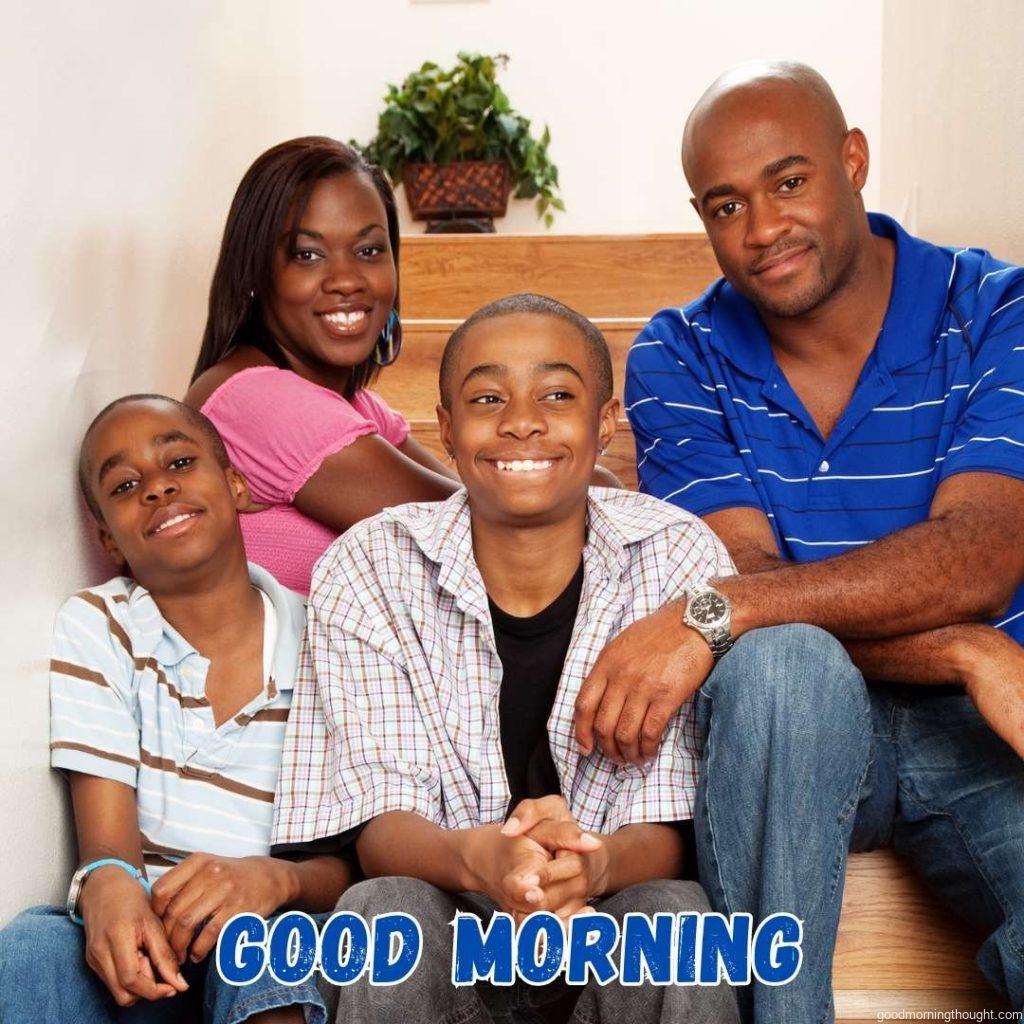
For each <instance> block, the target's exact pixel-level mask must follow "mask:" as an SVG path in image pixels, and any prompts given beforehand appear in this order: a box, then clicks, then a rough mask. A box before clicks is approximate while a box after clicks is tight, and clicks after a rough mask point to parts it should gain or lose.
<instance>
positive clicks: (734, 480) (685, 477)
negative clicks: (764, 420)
mask: <svg viewBox="0 0 1024 1024" xmlns="http://www.w3.org/2000/svg"><path fill="white" fill-rule="evenodd" d="M720 384H721V382H716V381H715V380H714V378H713V377H712V375H711V374H710V373H709V371H708V367H707V365H706V364H705V362H704V359H703V357H702V355H701V353H700V351H699V348H698V346H697V344H696V343H695V342H694V341H693V338H692V328H691V327H690V326H689V325H688V324H687V323H686V322H685V321H684V320H683V317H682V314H681V313H680V312H679V311H678V310H672V311H667V312H664V313H659V314H658V315H657V316H656V317H655V318H654V319H653V320H651V322H650V323H649V324H648V325H647V326H646V327H645V328H644V329H643V330H642V331H641V332H640V334H639V335H638V336H637V338H636V340H635V341H634V342H633V346H632V348H631V349H630V353H629V359H628V360H627V363H626V386H625V405H626V415H627V416H628V417H629V423H630V426H631V427H632V429H633V437H634V439H635V440H636V458H637V478H638V481H639V490H641V491H643V492H644V493H646V494H653V495H654V496H655V497H657V498H662V499H663V500H665V501H671V502H672V503H673V504H675V505H678V506H679V507H680V508H684V509H686V510H688V511H690V512H693V513H694V514H695V515H699V516H702V515H706V514H707V513H709V512H717V511H719V510H720V509H724V508H735V507H738V506H741V505H746V506H752V507H754V508H761V507H762V503H761V501H760V500H759V499H758V496H757V492H756V491H755V489H754V485H753V484H752V483H751V480H750V477H749V476H748V473H747V467H746V465H745V464H744V461H743V456H742V454H741V453H740V450H739V449H740V447H741V446H740V445H737V444H736V442H735V440H734V438H733V437H732V434H731V431H730V429H729V423H728V419H727V417H726V415H725V411H724V409H723V407H722V402H723V401H724V400H727V399H725V398H723V396H726V395H727V392H726V391H725V390H724V385H722V386H719V385H720Z"/></svg>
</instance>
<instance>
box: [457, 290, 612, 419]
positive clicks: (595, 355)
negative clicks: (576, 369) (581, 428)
mask: <svg viewBox="0 0 1024 1024" xmlns="http://www.w3.org/2000/svg"><path fill="white" fill-rule="evenodd" d="M516 313H530V314H532V315H534V316H553V317H557V318H558V319H559V320H564V321H565V322H566V323H568V324H572V326H573V327H575V328H576V330H577V331H579V333H580V336H581V337H582V338H583V341H584V343H585V344H586V347H587V358H588V359H589V360H590V365H591V366H592V367H593V368H594V372H595V373H596V374H597V380H598V387H599V389H600V396H599V397H600V399H601V402H602V403H604V402H607V401H608V399H609V398H611V397H612V394H613V392H614V381H613V378H612V357H611V353H610V352H609V351H608V342H607V341H606V340H605V337H604V335H603V334H602V333H601V332H600V330H598V328H597V327H595V326H594V324H592V323H591V322H590V321H589V320H588V319H587V318H586V317H585V316H584V315H583V314H582V313H577V312H576V310H575V309H572V308H570V307H569V306H567V305H565V303H563V302H559V301H558V300H557V299H550V298H548V297H547V296H546V295H536V294H534V293H533V292H521V293H520V294H518V295H507V296H505V298H503V299H495V300H494V301H493V302H488V303H487V305H486V306H482V307H481V308H480V309H478V310H477V311H476V312H475V313H473V314H472V315H471V316H469V317H467V319H465V320H464V321H463V322H462V323H461V324H459V326H458V327H456V328H455V330H454V331H452V335H451V337H450V338H449V339H448V343H447V344H446V345H445V347H444V354H443V355H442V356H441V369H440V373H439V380H438V384H439V387H440V390H441V404H442V405H443V406H444V407H445V408H446V409H449V408H451V397H452V396H451V383H452V382H451V376H452V373H453V372H454V370H455V363H456V361H457V360H458V357H459V350H460V349H461V348H462V342H463V340H464V339H465V337H466V334H467V333H468V332H469V331H471V330H472V329H473V328H474V327H475V326H476V325H477V324H480V323H483V322H484V321H485V320H495V319H497V318H498V317H500V316H512V315H514V314H516Z"/></svg>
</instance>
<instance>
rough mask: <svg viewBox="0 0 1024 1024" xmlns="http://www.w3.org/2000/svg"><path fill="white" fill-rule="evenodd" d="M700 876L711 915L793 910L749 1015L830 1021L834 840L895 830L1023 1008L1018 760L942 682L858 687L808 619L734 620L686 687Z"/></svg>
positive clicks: (882, 836) (848, 845)
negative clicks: (783, 978)
mask: <svg viewBox="0 0 1024 1024" xmlns="http://www.w3.org/2000/svg"><path fill="white" fill-rule="evenodd" d="M697 714H698V721H699V723H700V726H701V728H702V731H703V735H704V738H705V743H704V753H703V770H702V778H701V783H700V791H699V794H698V809H697V819H696V833H697V847H698V862H699V865H700V876H701V881H702V883H703V885H704V888H705V889H706V891H707V893H708V898H709V900H710V901H711V904H712V906H713V907H714V908H715V909H716V910H719V911H721V912H723V913H736V912H740V911H749V912H750V913H752V914H753V915H754V917H755V919H760V918H763V917H765V916H767V915H768V914H771V913H774V912H777V911H785V912H789V913H793V914H795V915H796V916H797V917H799V918H801V919H802V920H803V922H804V936H803V952H804V959H803V965H802V967H801V970H800V974H799V975H798V976H797V978H796V979H794V981H792V982H791V983H789V984H788V985H783V986H780V987H777V988H772V987H769V986H763V985H758V984H755V985H753V986H751V988H750V989H747V990H741V991H740V992H739V993H738V995H739V999H740V1008H741V1013H742V1015H743V1017H744V1019H745V1020H756V1021H757V1024H793V1022H794V1021H801V1022H807V1024H818V1022H826V1021H832V1020H833V1019H834V1009H833V1004H832V954H833V949H834V945H835V937H836V929H837V927H838V922H839V911H840V905H841V902H842V891H843V881H844V878H845V872H846V857H847V851H848V850H854V851H861V850H870V849H874V848H876V847H879V846H885V845H892V846H893V847H894V848H895V849H896V850H897V851H898V852H899V853H901V854H904V855H905V856H906V857H908V858H909V859H910V861H911V862H912V863H913V865H914V867H915V868H916V869H917V871H918V872H919V873H920V874H921V875H922V876H923V877H924V878H925V879H926V881H928V882H929V883H930V885H931V886H932V887H933V888H934V890H935V891H936V893H937V895H938V896H939V897H940V898H941V899H942V900H943V901H944V902H946V903H947V904H948V906H949V907H950V908H951V909H952V910H954V911H956V912H957V913H959V914H961V915H962V916H963V917H965V918H966V919H967V920H968V921H969V922H970V923H971V924H972V925H974V926H975V927H976V928H979V929H981V930H983V931H984V932H985V933H986V935H987V938H986V939H985V941H984V943H983V945H982V947H981V950H980V952H979V954H978V963H979V965H980V967H981V969H982V971H983V972H984V974H985V976H986V977H987V978H988V980H989V981H990V982H991V983H992V985H993V986H994V987H995V988H997V989H999V990H1000V991H1001V992H1003V993H1004V994H1005V995H1006V996H1007V997H1008V998H1009V1000H1010V1002H1011V1003H1012V1004H1013V1005H1014V1006H1015V1007H1018V1008H1019V1007H1021V1006H1022V1005H1024V764H1022V762H1021V759H1020V758H1018V757H1017V756H1016V755H1015V754H1014V753H1013V751H1012V750H1011V749H1010V747H1008V746H1007V745H1006V744H1005V743H1003V742H1002V741H1001V740H1000V739H999V738H998V737H997V736H996V735H995V734H994V733H993V732H992V731H991V730H990V729H989V728H988V726H987V725H986V724H985V722H984V721H983V720H982V719H981V717H980V715H978V713H977V711H976V710H975V708H974V706H973V705H972V704H971V702H970V700H969V699H968V698H967V697H966V696H964V694H963V692H962V691H960V690H957V689H954V688H951V687H910V686H900V687H897V686H883V685H874V684H872V685H871V686H869V685H867V684H866V683H865V681H864V679H863V677H862V676H861V674H860V672H858V670H857V669H856V668H855V667H854V665H853V664H852V662H851V661H850V659H849V657H848V656H847V654H846V652H845V650H844V649H843V647H842V645H841V644H840V643H839V642H838V641H837V640H835V639H834V638H833V637H832V636H830V635H829V634H828V633H825V632H823V631H822V630H819V629H816V628H814V627H811V626H801V625H795V626H782V627H777V628H775V629H764V630H756V631H754V632H751V633H748V634H746V635H745V636H744V637H742V638H741V639H740V640H739V642H738V643H737V644H736V645H735V647H734V648H733V650H732V651H731V652H730V653H729V654H728V655H726V657H724V658H723V659H722V661H721V662H720V663H719V664H718V665H717V666H716V668H715V670H714V671H713V672H712V674H711V676H710V677H709V678H708V681H707V682H706V683H705V685H704V687H703V688H702V690H701V691H700V694H699V696H698V705H697Z"/></svg>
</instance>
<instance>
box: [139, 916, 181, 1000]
mask: <svg viewBox="0 0 1024 1024" xmlns="http://www.w3.org/2000/svg"><path fill="white" fill-rule="evenodd" d="M143 943H144V945H145V949H146V954H147V962H149V963H151V964H152V966H153V967H154V968H156V973H157V974H158V975H159V977H160V979H161V980H162V981H163V982H164V983H166V984H167V985H170V986H172V988H173V990H174V991H177V992H184V991H185V990H186V989H187V988H188V982H187V981H185V979H184V978H183V977H182V976H181V973H180V972H179V971H178V960H177V958H176V957H175V955H174V950H173V949H172V948H171V944H170V943H169V942H168V941H167V934H166V932H165V931H164V928H163V925H162V924H161V922H160V920H159V919H158V918H156V917H154V918H153V919H152V920H150V921H147V922H146V923H145V925H144V926H143Z"/></svg>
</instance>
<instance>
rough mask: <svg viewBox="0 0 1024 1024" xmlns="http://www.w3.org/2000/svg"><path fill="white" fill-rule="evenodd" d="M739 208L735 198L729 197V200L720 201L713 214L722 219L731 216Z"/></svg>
mask: <svg viewBox="0 0 1024 1024" xmlns="http://www.w3.org/2000/svg"><path fill="white" fill-rule="evenodd" d="M739 208H740V204H739V203H738V202H737V201H736V200H735V199H730V200H729V202H727V203H722V205H721V206H719V207H718V209H717V210H715V216H716V217H719V218H721V219H723V220H724V219H725V218H727V217H732V216H733V215H734V214H735V213H736V211H737V210H739Z"/></svg>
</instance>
